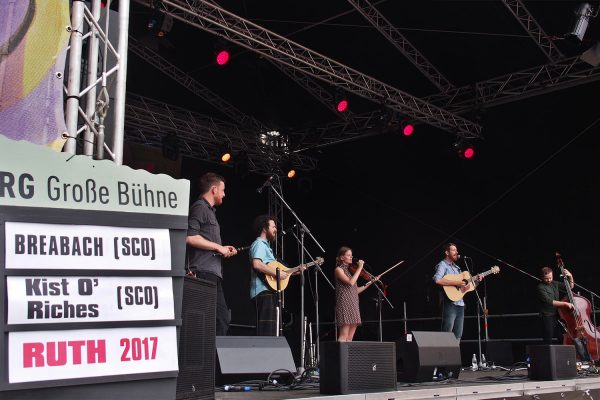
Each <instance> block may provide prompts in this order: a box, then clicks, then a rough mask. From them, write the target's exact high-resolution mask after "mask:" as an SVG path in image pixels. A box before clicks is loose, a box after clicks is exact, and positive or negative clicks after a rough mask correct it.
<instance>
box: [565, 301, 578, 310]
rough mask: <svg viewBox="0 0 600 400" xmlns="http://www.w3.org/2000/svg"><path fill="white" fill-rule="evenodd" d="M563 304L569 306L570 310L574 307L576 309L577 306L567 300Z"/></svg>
mask: <svg viewBox="0 0 600 400" xmlns="http://www.w3.org/2000/svg"><path fill="white" fill-rule="evenodd" d="M562 306H563V307H564V308H568V309H569V310H572V309H574V308H575V306H574V305H573V304H571V303H569V302H566V301H563V304H562Z"/></svg>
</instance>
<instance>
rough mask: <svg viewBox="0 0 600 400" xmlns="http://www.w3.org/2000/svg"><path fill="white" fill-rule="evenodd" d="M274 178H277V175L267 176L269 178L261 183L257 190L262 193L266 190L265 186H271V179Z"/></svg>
mask: <svg viewBox="0 0 600 400" xmlns="http://www.w3.org/2000/svg"><path fill="white" fill-rule="evenodd" d="M273 178H275V175H271V176H269V177H268V178H267V180H266V181H265V182H264V183H263V184H262V185H260V187H259V188H258V189H256V191H257V192H258V193H259V194H261V193H262V192H263V190H264V188H266V187H267V186H269V185H270V184H271V181H272V180H273Z"/></svg>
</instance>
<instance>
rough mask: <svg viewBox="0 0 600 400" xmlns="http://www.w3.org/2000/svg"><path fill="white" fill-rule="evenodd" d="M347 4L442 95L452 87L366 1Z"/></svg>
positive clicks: (354, 0) (360, 0) (352, 0)
mask: <svg viewBox="0 0 600 400" xmlns="http://www.w3.org/2000/svg"><path fill="white" fill-rule="evenodd" d="M348 2H349V3H350V4H351V5H352V6H353V7H354V8H355V9H356V11H358V12H359V13H361V14H362V15H363V17H365V18H366V19H367V20H368V21H369V22H370V23H371V25H373V26H374V27H375V28H376V29H377V30H378V31H379V32H380V33H381V34H382V35H383V36H384V37H385V38H386V39H387V40H388V41H389V42H390V43H391V44H392V45H393V46H394V47H395V48H396V49H398V51H400V52H401V53H402V54H403V55H404V57H406V58H407V59H408V60H409V61H410V62H411V63H412V64H413V65H414V66H415V67H417V69H418V70H419V71H421V73H422V74H423V75H425V77H426V78H427V79H429V81H430V82H431V83H433V84H434V85H435V86H436V87H437V88H438V89H439V90H440V92H442V93H444V92H445V91H446V90H448V89H450V88H452V87H454V85H452V83H450V81H448V79H446V78H445V77H444V76H443V75H442V74H441V73H440V71H438V70H437V69H436V68H435V67H434V66H433V65H432V64H431V63H430V62H429V60H427V59H426V58H425V56H424V55H423V54H421V52H420V51H419V50H417V49H416V48H415V47H414V46H413V45H412V44H411V43H410V42H409V41H408V40H407V39H406V38H405V37H404V35H403V34H402V33H400V31H399V30H398V29H396V27H394V25H392V24H391V23H390V21H388V20H387V18H385V17H384V16H383V14H381V13H380V12H379V11H378V10H377V9H376V8H375V7H373V5H372V4H371V3H370V2H369V1H368V0H348Z"/></svg>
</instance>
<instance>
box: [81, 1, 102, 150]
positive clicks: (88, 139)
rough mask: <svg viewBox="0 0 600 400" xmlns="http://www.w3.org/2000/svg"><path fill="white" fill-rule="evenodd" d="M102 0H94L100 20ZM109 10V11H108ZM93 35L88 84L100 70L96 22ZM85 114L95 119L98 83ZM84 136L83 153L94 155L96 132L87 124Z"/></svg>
mask: <svg viewBox="0 0 600 400" xmlns="http://www.w3.org/2000/svg"><path fill="white" fill-rule="evenodd" d="M100 10H101V5H100V0H92V16H93V18H94V21H96V22H98V21H99V20H100ZM107 12H108V11H107ZM90 30H91V33H92V34H91V36H90V38H89V39H88V62H87V67H88V70H87V84H88V85H91V84H92V82H95V81H96V79H97V71H98V45H99V42H100V41H99V40H98V29H97V28H96V26H95V25H94V24H90ZM85 114H86V115H87V117H88V119H89V120H90V121H91V122H94V121H95V114H96V85H94V87H92V88H90V90H89V91H88V93H87V95H86V104H85ZM83 138H84V139H85V140H84V141H83V154H85V155H86V156H93V155H94V139H97V138H95V137H94V132H93V131H92V129H91V128H90V127H89V126H86V128H85V133H84V136H83Z"/></svg>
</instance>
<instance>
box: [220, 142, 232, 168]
mask: <svg viewBox="0 0 600 400" xmlns="http://www.w3.org/2000/svg"><path fill="white" fill-rule="evenodd" d="M232 156H233V154H232V152H231V146H229V145H228V144H225V145H222V146H220V147H219V160H221V162H223V163H225V164H227V163H228V162H229V161H231V158H232Z"/></svg>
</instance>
